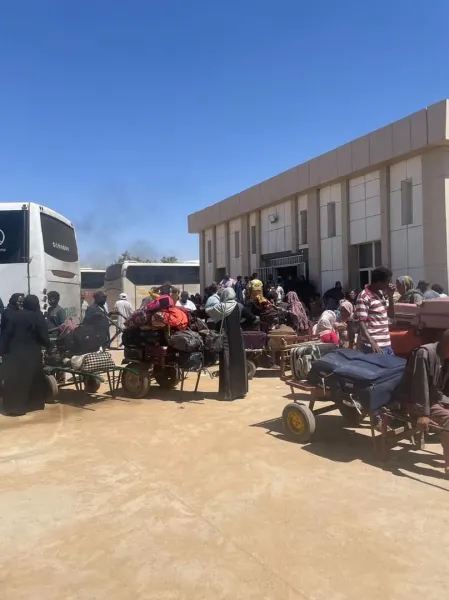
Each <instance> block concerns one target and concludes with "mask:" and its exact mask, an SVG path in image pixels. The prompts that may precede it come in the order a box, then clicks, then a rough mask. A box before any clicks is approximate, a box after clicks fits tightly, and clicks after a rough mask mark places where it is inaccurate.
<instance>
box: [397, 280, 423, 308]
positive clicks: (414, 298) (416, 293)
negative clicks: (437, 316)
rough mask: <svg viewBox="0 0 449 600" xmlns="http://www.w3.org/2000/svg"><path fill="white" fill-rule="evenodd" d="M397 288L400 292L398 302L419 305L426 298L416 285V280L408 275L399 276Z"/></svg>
mask: <svg viewBox="0 0 449 600" xmlns="http://www.w3.org/2000/svg"><path fill="white" fill-rule="evenodd" d="M396 289H397V291H398V293H399V294H400V296H399V300H398V302H402V303H404V304H416V305H418V306H419V305H420V304H422V302H423V300H424V297H423V294H422V292H421V291H420V290H418V289H417V288H416V287H415V282H414V281H413V279H412V278H411V277H409V276H408V275H403V276H402V277H398V278H397V280H396Z"/></svg>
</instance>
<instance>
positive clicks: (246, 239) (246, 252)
mask: <svg viewBox="0 0 449 600" xmlns="http://www.w3.org/2000/svg"><path fill="white" fill-rule="evenodd" d="M250 253H251V241H250V231H249V215H244V216H243V217H242V218H241V219H240V256H241V257H242V272H241V273H236V275H242V276H244V275H246V274H249V270H250V268H251V262H250Z"/></svg>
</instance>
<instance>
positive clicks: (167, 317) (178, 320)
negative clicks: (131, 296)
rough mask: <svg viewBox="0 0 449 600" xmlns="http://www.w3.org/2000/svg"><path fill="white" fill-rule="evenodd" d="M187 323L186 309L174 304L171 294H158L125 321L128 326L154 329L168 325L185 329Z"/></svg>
mask: <svg viewBox="0 0 449 600" xmlns="http://www.w3.org/2000/svg"><path fill="white" fill-rule="evenodd" d="M188 324H189V314H188V311H186V310H184V309H183V308H180V307H178V306H174V303H173V298H172V297H171V296H159V298H156V300H153V301H152V302H149V303H148V304H146V305H145V306H144V307H143V308H140V309H139V310H137V311H135V312H134V313H133V314H132V315H131V316H130V318H129V319H128V320H127V321H126V322H125V326H126V327H128V328H137V329H141V330H156V329H165V328H166V327H170V328H171V329H175V330H177V331H182V330H183V329H186V327H187V326H188Z"/></svg>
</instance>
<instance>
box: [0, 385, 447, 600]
mask: <svg viewBox="0 0 449 600" xmlns="http://www.w3.org/2000/svg"><path fill="white" fill-rule="evenodd" d="M192 384H193V377H189V381H188V385H187V389H188V390H191V389H192V388H193V385H192ZM217 386H218V382H217V380H210V379H208V378H207V377H202V378H201V384H200V390H201V392H200V393H198V394H197V395H196V396H195V395H193V393H192V392H187V393H186V394H185V399H186V400H190V401H189V402H187V403H183V404H180V403H178V402H177V400H179V398H180V392H178V391H174V392H170V393H167V392H163V391H161V390H160V388H158V387H155V388H153V389H152V392H151V394H150V398H149V399H146V400H124V399H116V400H112V399H110V398H105V397H104V396H103V397H102V396H98V397H97V398H96V401H94V402H92V400H89V399H87V398H86V397H80V396H79V395H78V394H76V393H75V392H74V391H71V390H67V391H63V392H61V395H60V399H61V402H62V403H61V404H59V405H54V406H49V407H47V408H46V410H45V411H44V412H40V413H34V414H32V415H27V416H25V417H20V418H17V419H11V418H6V417H0V549H1V551H0V597H1V598H2V600H19V599H20V600H38V599H39V600H66V599H77V600H94V599H95V600H140V599H144V600H146V599H148V600H150V599H157V600H172V599H186V600H187V599H188V600H200V599H203V598H204V599H208V600H209V599H210V600H217V599H232V600H237V599H242V600H243V599H244V600H252V599H257V600H261V599H273V600H274V599H276V600H278V599H279V600H294V599H295V600H296V599H304V598H307V599H309V600H324V599H326V600H346V599H348V600H352V599H354V600H355V599H357V600H360V599H361V598H363V600H370V599H374V598H375V599H378V598H379V599H380V598H382V599H384V600H385V599H392V600H402V599H404V600H405V599H407V600H409V599H410V598H412V597H413V598H420V597H425V598H426V600H433V599H435V600H436V599H438V600H441V599H442V598H444V597H447V595H448V592H449V575H448V562H447V548H448V547H449V529H448V523H449V503H447V502H448V499H449V496H447V493H448V491H449V482H448V481H446V480H445V479H443V478H442V474H441V473H442V462H441V448H440V446H439V445H434V444H432V445H430V446H428V450H429V451H430V452H429V451H428V452H425V453H424V452H420V453H418V452H410V451H408V448H409V446H408V444H405V445H404V447H403V448H398V449H397V450H396V451H394V453H393V456H392V459H391V461H390V462H389V463H388V465H387V467H384V466H383V465H381V464H379V463H378V462H376V460H375V458H374V456H373V452H372V447H371V441H370V438H369V435H368V431H367V430H366V428H365V429H364V430H363V429H358V430H351V429H345V428H343V427H342V425H343V419H342V418H341V417H340V416H339V415H338V414H336V413H331V414H329V415H323V416H321V417H318V426H317V431H316V434H315V437H314V440H313V442H312V443H311V444H307V445H304V446H300V445H297V444H294V443H291V442H289V441H288V440H286V438H285V437H284V436H283V434H282V427H281V425H280V422H279V416H280V414H281V413H282V409H283V407H284V406H285V404H286V403H287V402H288V397H287V396H288V393H289V390H288V388H286V386H285V385H283V384H282V383H281V382H280V381H279V379H276V377H275V376H274V375H273V374H271V375H270V376H266V374H265V376H264V374H263V373H261V374H260V375H259V376H258V377H257V378H256V379H255V380H253V382H251V390H250V394H249V397H248V398H247V399H246V400H243V401H237V402H234V403H225V402H219V401H217V400H216V395H215V394H216V389H217ZM86 401H87V402H89V403H88V404H85V405H84V406H83V403H84V402H86ZM434 452H436V453H437V454H434Z"/></svg>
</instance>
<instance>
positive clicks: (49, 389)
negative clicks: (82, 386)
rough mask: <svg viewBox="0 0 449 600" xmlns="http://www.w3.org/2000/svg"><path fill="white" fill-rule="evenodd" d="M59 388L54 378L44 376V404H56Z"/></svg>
mask: <svg viewBox="0 0 449 600" xmlns="http://www.w3.org/2000/svg"><path fill="white" fill-rule="evenodd" d="M58 394H59V387H58V382H57V381H56V377H54V376H53V375H45V403H46V404H56V403H57V402H58V400H57V398H58Z"/></svg>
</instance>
